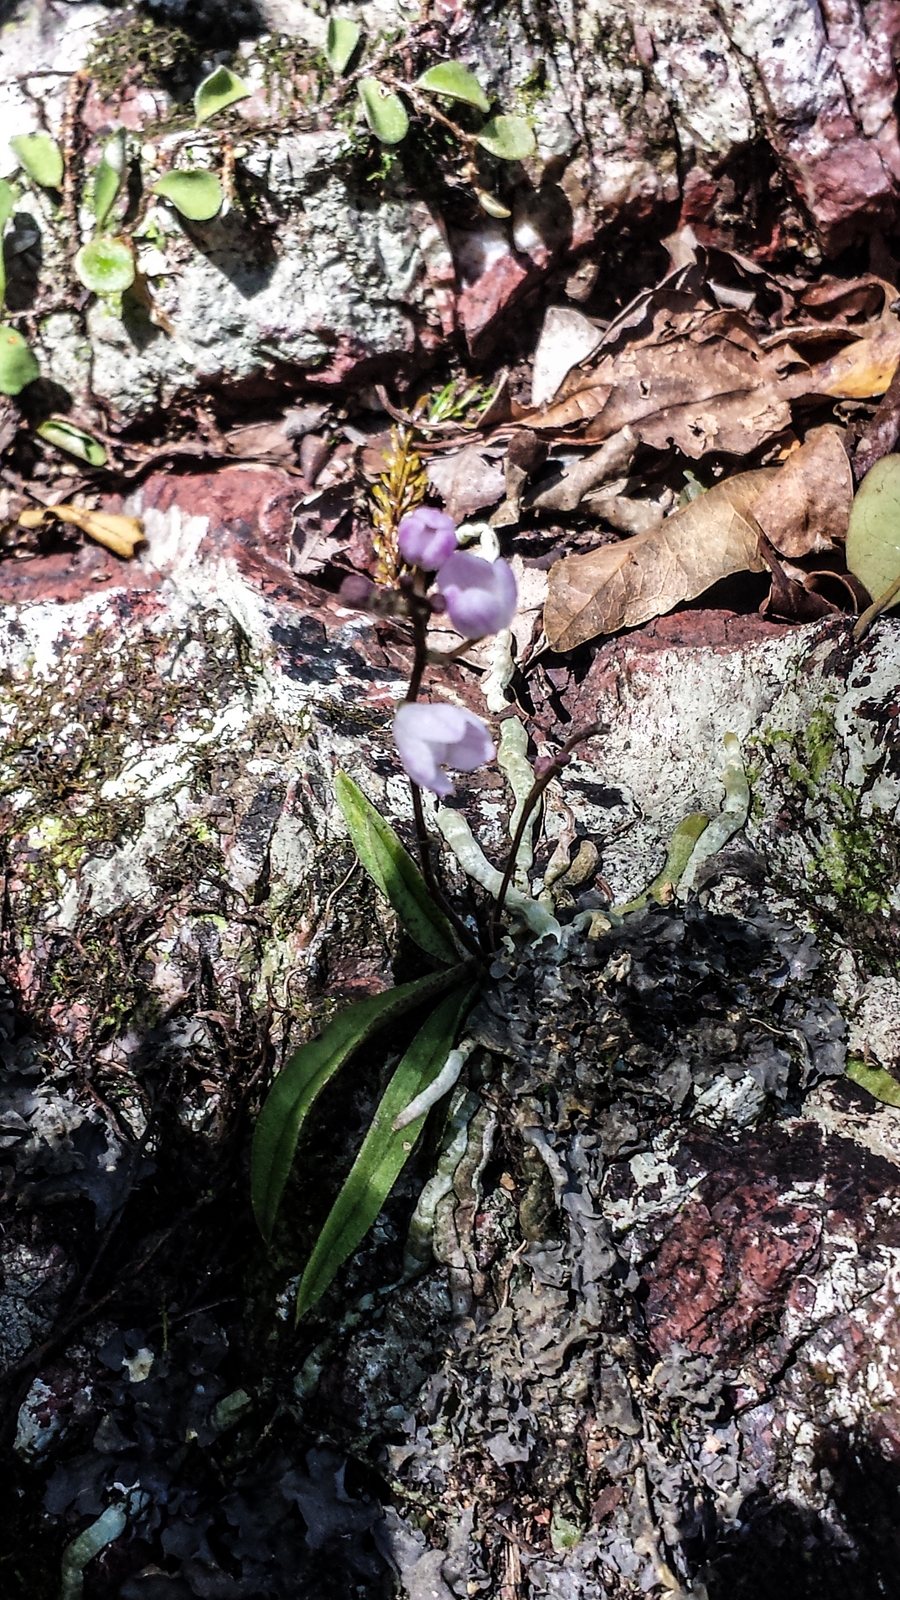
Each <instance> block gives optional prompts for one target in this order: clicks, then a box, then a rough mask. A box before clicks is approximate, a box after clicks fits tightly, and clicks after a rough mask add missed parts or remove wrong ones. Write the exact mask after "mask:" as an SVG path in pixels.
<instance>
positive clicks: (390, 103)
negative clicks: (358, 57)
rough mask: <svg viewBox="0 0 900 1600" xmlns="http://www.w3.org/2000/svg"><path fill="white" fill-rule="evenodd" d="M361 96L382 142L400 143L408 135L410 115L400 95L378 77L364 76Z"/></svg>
mask: <svg viewBox="0 0 900 1600" xmlns="http://www.w3.org/2000/svg"><path fill="white" fill-rule="evenodd" d="M359 98H360V100H361V101H362V104H363V110H364V112H365V114H366V121H367V123H368V124H369V127H370V128H371V129H372V132H373V133H374V135H375V137H376V139H380V141H381V143H382V144H399V143H400V140H401V139H403V138H405V137H406V133H407V130H408V128H409V117H408V116H407V114H406V107H405V105H404V104H403V101H402V100H401V99H400V96H399V95H396V94H392V93H391V91H390V89H386V88H385V87H384V84H383V83H379V82H378V79H377V78H363V79H362V80H361V82H360V85H359Z"/></svg>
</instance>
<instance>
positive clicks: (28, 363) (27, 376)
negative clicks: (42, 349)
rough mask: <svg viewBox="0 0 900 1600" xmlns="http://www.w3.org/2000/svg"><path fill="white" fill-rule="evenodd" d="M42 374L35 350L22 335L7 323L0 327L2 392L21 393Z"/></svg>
mask: <svg viewBox="0 0 900 1600" xmlns="http://www.w3.org/2000/svg"><path fill="white" fill-rule="evenodd" d="M40 375H41V369H40V367H39V366H38V364H37V361H36V360H35V356H34V351H33V350H32V349H31V348H30V346H29V345H27V344H26V343H25V340H24V339H23V338H22V335H21V334H20V333H17V332H16V330H15V328H10V327H9V326H7V325H6V324H4V325H3V326H2V327H0V394H20V393H21V391H22V390H23V389H24V388H25V385H26V384H28V383H33V382H34V380H35V378H39V377H40Z"/></svg>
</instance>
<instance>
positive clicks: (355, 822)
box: [334, 772, 459, 962]
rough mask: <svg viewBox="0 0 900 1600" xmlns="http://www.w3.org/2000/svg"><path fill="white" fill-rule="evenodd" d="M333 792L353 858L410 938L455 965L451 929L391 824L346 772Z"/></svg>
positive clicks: (457, 953) (341, 773) (433, 954)
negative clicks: (392, 909)
mask: <svg viewBox="0 0 900 1600" xmlns="http://www.w3.org/2000/svg"><path fill="white" fill-rule="evenodd" d="M334 792H335V795H336V797H337V803H338V805H339V806H340V808H341V810H342V812H343V813H344V821H345V822H346V824H347V827H348V828H349V829H350V838H351V839H352V841H353V848H354V850H355V851H356V854H357V855H358V856H359V859H360V861H361V862H362V864H363V866H364V867H365V869H366V871H367V873H368V874H369V877H370V878H372V879H373V880H374V882H375V884H376V885H377V887H378V888H379V889H380V890H381V892H382V894H383V895H384V897H385V899H387V900H389V901H390V903H391V905H392V906H393V908H394V910H395V911H396V913H397V915H398V917H399V918H400V921H401V922H402V923H403V926H404V928H405V929H406V931H407V933H408V934H409V936H410V938H411V939H415V941H416V944H417V945H419V946H420V948H421V949H422V950H426V951H427V952H428V954H429V955H430V956H434V957H435V959H436V960H437V961H450V962H453V961H458V960H459V952H458V950H457V948H456V942H455V940H454V937H453V929H452V928H451V926H450V923H449V922H448V921H447V918H446V917H445V916H444V913H443V912H442V911H441V910H440V909H439V908H438V907H437V906H436V905H435V903H434V901H433V899H432V898H431V895H430V894H429V892H428V885H427V884H426V882H425V879H424V878H423V877H422V874H421V872H420V871H419V869H418V867H417V866H416V864H415V862H414V861H413V859H412V856H410V855H409V854H408V853H407V851H406V850H404V848H403V845H402V844H401V843H400V840H399V839H398V837H397V835H396V833H395V832H394V830H393V828H392V827H391V825H390V823H389V822H385V820H384V817H382V816H381V815H380V814H379V812H378V811H376V809H375V807H374V806H373V804H372V802H371V800H367V799H366V796H365V795H364V794H363V792H362V790H361V789H360V788H359V787H358V786H357V784H355V783H354V782H353V779H352V778H348V777H347V774H346V773H345V772H339V773H338V775H337V778H336V779H335V784H334Z"/></svg>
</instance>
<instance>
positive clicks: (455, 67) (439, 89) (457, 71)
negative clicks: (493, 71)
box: [418, 61, 491, 111]
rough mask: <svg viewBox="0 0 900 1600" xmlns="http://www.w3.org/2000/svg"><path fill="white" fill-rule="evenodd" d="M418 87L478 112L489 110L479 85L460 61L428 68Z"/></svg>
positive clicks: (487, 101) (440, 62)
mask: <svg viewBox="0 0 900 1600" xmlns="http://www.w3.org/2000/svg"><path fill="white" fill-rule="evenodd" d="M418 87H419V88H420V89H429V90H430V91H431V93H432V94H445V95H446V96H447V98H448V99H450V100H464V101H465V103H466V105H468V106H477V107H478V110H479V111H489V110H490V106H491V102H490V100H489V99H488V97H487V95H486V94H485V92H484V90H483V89H482V87H481V84H480V83H479V82H478V79H477V78H476V77H475V75H474V73H472V72H470V71H469V69H468V67H464V66H463V64H462V62H461V61H439V62H438V64H437V66H434V67H429V68H428V71H427V72H423V73H422V76H421V78H419V79H418Z"/></svg>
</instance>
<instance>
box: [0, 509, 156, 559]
mask: <svg viewBox="0 0 900 1600" xmlns="http://www.w3.org/2000/svg"><path fill="white" fill-rule="evenodd" d="M45 517H56V519H57V521H58V522H71V523H72V524H74V526H75V527H76V528H80V529H81V531H82V533H86V534H87V536H88V538H89V539H94V540H96V542H97V544H103V545H105V546H106V548H107V550H111V551H112V552H113V554H114V555H117V556H133V555H134V552H135V546H136V545H139V544H140V543H141V542H142V541H143V538H144V529H143V526H142V524H141V521H140V519H139V518H138V517H122V516H119V515H118V514H116V513H114V512H111V511H85V510H83V509H82V507H81V506H45V507H44V508H43V510H41V511H37V510H35V511H23V512H22V514H21V516H20V517H19V523H20V526H21V527H23V528H38V527H40V525H41V523H42V522H43V521H44V518H45Z"/></svg>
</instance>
